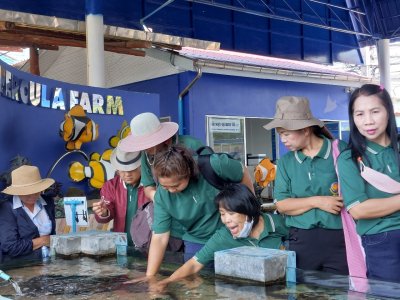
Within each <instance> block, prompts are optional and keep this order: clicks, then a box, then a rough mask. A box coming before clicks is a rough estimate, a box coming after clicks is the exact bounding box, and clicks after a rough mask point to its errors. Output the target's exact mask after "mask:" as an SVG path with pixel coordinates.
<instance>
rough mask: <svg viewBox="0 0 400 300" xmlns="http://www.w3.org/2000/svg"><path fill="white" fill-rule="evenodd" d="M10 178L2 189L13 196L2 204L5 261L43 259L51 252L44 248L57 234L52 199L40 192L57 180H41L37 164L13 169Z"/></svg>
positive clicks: (0, 235) (0, 232) (0, 219)
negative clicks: (9, 183)
mask: <svg viewBox="0 0 400 300" xmlns="http://www.w3.org/2000/svg"><path fill="white" fill-rule="evenodd" d="M11 181H12V183H11V185H10V186H9V187H7V188H6V189H4V190H3V191H2V192H3V193H5V194H8V195H12V196H13V197H12V198H11V199H9V200H5V201H3V202H2V203H0V228H1V230H0V247H1V256H2V261H6V260H10V259H14V258H29V259H31V258H42V255H43V254H45V255H46V254H48V251H41V248H42V247H48V246H49V245H50V235H51V234H55V211H54V201H53V199H52V198H51V197H47V196H45V195H41V193H42V192H43V191H44V190H46V189H47V188H49V187H50V186H51V185H52V184H53V183H54V179H51V178H44V179H42V178H41V176H40V172H39V169H38V168H37V167H35V166H26V165H24V166H21V167H19V168H17V169H15V170H14V171H12V172H11ZM42 250H48V249H46V248H45V249H42Z"/></svg>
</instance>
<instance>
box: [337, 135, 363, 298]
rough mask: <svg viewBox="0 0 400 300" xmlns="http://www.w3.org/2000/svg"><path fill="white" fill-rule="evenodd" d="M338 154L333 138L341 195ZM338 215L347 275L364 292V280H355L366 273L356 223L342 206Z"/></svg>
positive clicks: (354, 285) (358, 289)
mask: <svg viewBox="0 0 400 300" xmlns="http://www.w3.org/2000/svg"><path fill="white" fill-rule="evenodd" d="M339 154H340V150H339V140H334V141H333V142H332V156H333V161H334V164H335V170H336V174H337V178H338V181H339V195H341V191H340V180H339V172H338V168H337V158H338V156H339ZM340 216H341V218H342V224H343V233H344V239H345V244H346V256H347V265H348V267H349V275H350V276H351V277H355V278H354V280H353V289H354V290H356V291H358V292H365V291H366V289H367V288H368V287H367V286H366V285H365V281H362V282H357V280H355V279H356V278H366V274H367V267H366V263H365V254H364V249H363V247H362V245H361V239H360V237H359V235H358V234H357V231H356V224H355V222H354V220H353V218H352V216H351V215H350V214H349V213H348V212H347V211H346V209H345V208H344V207H343V208H342V210H341V211H340Z"/></svg>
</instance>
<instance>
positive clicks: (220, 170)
mask: <svg viewBox="0 0 400 300" xmlns="http://www.w3.org/2000/svg"><path fill="white" fill-rule="evenodd" d="M210 165H211V167H212V169H213V171H214V172H215V173H216V175H218V176H219V177H220V178H221V179H223V180H224V181H226V182H236V183H238V182H242V183H244V184H246V185H247V186H248V187H249V188H250V189H252V187H253V186H252V182H251V179H250V176H249V174H248V172H247V169H246V168H245V167H244V166H243V165H242V163H241V162H240V161H238V160H236V159H232V158H230V157H229V156H228V155H226V154H212V155H211V156H210ZM153 172H154V175H155V176H156V177H157V179H158V184H159V186H158V187H157V191H156V194H155V197H154V220H153V227H152V229H153V235H152V239H151V244H150V249H149V255H148V265H147V272H146V276H153V275H155V274H156V273H157V271H158V269H159V267H160V265H161V262H162V259H163V257H164V253H165V248H166V246H167V242H168V238H169V234H170V231H171V225H172V224H173V222H178V223H179V224H180V225H181V226H182V227H183V231H184V232H183V235H182V240H183V241H184V244H185V259H189V258H190V257H191V256H193V254H194V253H196V252H197V251H198V250H199V249H200V248H201V247H202V246H203V245H204V244H205V243H206V242H207V241H208V239H209V238H210V237H211V236H212V235H213V234H214V232H215V231H216V230H217V229H218V228H220V227H221V226H222V224H221V222H220V218H219V214H218V210H217V208H216V207H215V205H214V202H213V199H214V198H215V196H216V195H217V194H218V192H219V190H218V189H217V188H215V187H214V186H212V185H211V184H210V183H209V182H208V181H207V180H206V179H205V178H204V177H203V175H202V174H201V173H200V172H199V169H198V165H197V163H196V161H195V159H194V158H193V157H192V154H191V152H190V151H189V150H188V149H186V148H185V147H181V146H171V147H169V149H168V150H167V151H165V152H160V153H157V154H156V156H155V158H154V164H153Z"/></svg>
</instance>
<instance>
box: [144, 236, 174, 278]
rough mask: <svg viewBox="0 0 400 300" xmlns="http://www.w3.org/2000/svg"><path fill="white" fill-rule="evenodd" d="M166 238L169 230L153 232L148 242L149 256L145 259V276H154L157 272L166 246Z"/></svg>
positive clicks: (167, 238)
mask: <svg viewBox="0 0 400 300" xmlns="http://www.w3.org/2000/svg"><path fill="white" fill-rule="evenodd" d="M168 240H169V232H166V233H153V235H152V237H151V242H150V248H149V257H148V259H147V271H146V276H154V275H156V274H157V272H158V269H159V268H160V266H161V263H162V260H163V258H164V254H165V250H166V249H167V246H168Z"/></svg>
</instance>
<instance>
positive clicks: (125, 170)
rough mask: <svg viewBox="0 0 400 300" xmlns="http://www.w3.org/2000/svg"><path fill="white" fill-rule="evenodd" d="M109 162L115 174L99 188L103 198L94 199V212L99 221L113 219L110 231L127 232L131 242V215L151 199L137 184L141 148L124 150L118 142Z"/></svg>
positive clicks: (131, 243)
mask: <svg viewBox="0 0 400 300" xmlns="http://www.w3.org/2000/svg"><path fill="white" fill-rule="evenodd" d="M110 162H111V165H112V166H113V167H114V169H115V170H117V175H116V176H115V177H114V178H113V179H111V180H108V181H107V182H105V183H104V185H103V187H102V188H101V190H100V195H101V198H102V200H101V201H99V202H96V203H93V212H94V213H95V218H96V221H97V222H99V223H108V222H110V221H111V220H114V224H113V225H114V229H113V231H115V232H126V233H127V235H128V245H133V242H132V236H131V234H130V227H131V223H132V219H133V217H134V216H135V214H136V211H137V209H138V208H139V207H141V206H143V205H144V204H145V203H147V202H149V201H150V200H148V199H147V198H146V197H145V195H144V190H143V186H140V185H139V183H140V151H136V152H124V151H121V149H120V144H118V145H117V147H116V148H115V149H114V150H113V152H112V154H111V159H110ZM128 199H129V201H128Z"/></svg>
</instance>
